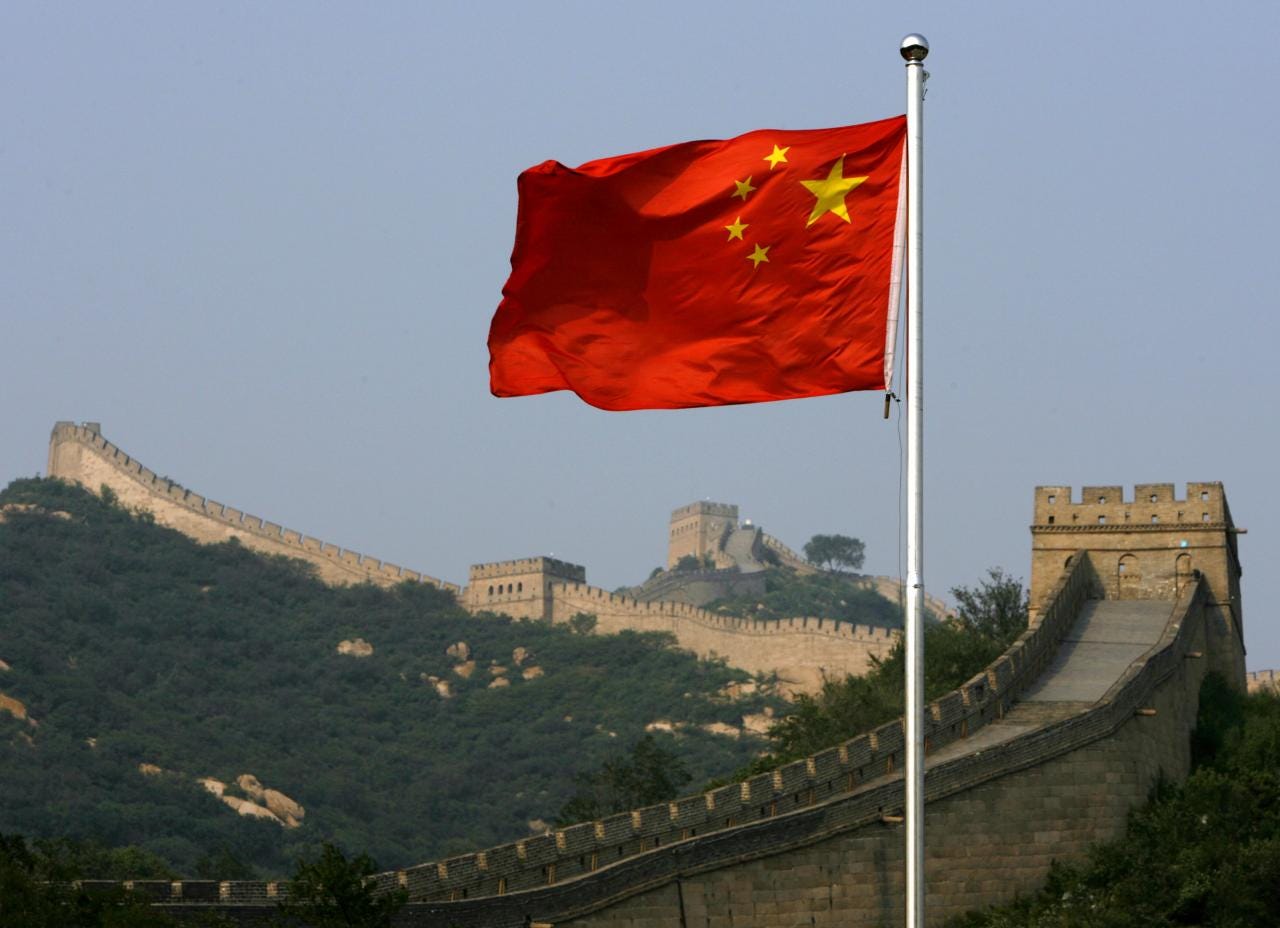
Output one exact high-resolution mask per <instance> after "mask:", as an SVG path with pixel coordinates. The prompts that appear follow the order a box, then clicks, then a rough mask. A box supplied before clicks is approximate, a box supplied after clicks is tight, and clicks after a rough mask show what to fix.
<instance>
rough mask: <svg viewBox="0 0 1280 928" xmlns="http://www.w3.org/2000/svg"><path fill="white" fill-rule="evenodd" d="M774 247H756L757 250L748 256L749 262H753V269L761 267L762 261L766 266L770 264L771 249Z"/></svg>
mask: <svg viewBox="0 0 1280 928" xmlns="http://www.w3.org/2000/svg"><path fill="white" fill-rule="evenodd" d="M772 247H773V246H772V245H765V246H764V247H763V248H761V247H760V246H759V245H756V250H755V251H753V252H751V254H749V255H747V260H748V261H750V262H751V266H752V268H757V267H759V266H760V262H762V261H763V262H764V263H765V264H768V263H769V249H770V248H772Z"/></svg>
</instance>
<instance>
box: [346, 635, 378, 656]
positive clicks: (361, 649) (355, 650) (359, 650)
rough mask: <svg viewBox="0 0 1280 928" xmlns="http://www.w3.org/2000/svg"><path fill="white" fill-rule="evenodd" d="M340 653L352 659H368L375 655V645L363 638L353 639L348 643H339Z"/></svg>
mask: <svg viewBox="0 0 1280 928" xmlns="http://www.w3.org/2000/svg"><path fill="white" fill-rule="evenodd" d="M338 653H339V654H346V655H349V656H350V657H368V656H369V655H370V654H372V653H373V645H371V644H369V642H367V641H365V640H364V639H363V638H351V639H349V640H347V641H339V642H338Z"/></svg>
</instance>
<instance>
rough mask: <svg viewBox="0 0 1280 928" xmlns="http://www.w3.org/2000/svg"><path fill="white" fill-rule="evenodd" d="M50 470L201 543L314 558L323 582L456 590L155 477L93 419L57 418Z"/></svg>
mask: <svg viewBox="0 0 1280 928" xmlns="http://www.w3.org/2000/svg"><path fill="white" fill-rule="evenodd" d="M47 473H48V476H50V477H56V478H58V479H61V480H66V481H69V482H73V483H78V484H80V485H81V486H83V487H84V488H85V489H87V490H89V491H90V492H92V493H98V492H99V491H100V489H101V488H102V487H104V486H106V487H109V488H110V489H111V491H112V492H113V493H114V494H115V495H116V497H117V499H119V501H120V503H121V504H122V505H124V506H125V507H127V508H130V509H142V510H145V511H147V512H149V513H151V514H152V515H153V516H154V517H155V520H156V522H158V523H159V524H160V525H164V526H167V527H168V528H172V529H176V530H177V531H180V532H182V533H183V534H184V535H187V536H188V537H190V538H193V539H195V540H196V541H198V542H200V543H202V544H218V543H220V542H224V541H230V540H231V539H232V538H235V539H237V540H238V541H239V542H240V543H241V544H243V545H244V546H245V547H246V548H250V549H252V550H254V551H257V552H260V553H262V554H277V555H282V556H284V557H291V558H297V559H299V560H302V561H305V562H307V563H308V564H311V565H313V566H314V567H315V568H316V574H317V576H318V577H319V578H320V579H321V580H323V581H325V582H326V583H332V584H349V583H363V582H365V581H368V582H370V583H375V584H378V585H380V586H393V585H395V584H397V583H401V582H403V581H406V580H411V581H413V582H416V583H429V584H431V585H433V586H437V587H439V588H441V589H444V590H449V591H451V592H453V593H455V594H456V593H459V592H461V591H460V588H459V587H458V586H457V585H456V584H452V583H446V582H444V581H443V580H437V579H436V578H434V577H430V576H427V575H426V574H420V573H418V572H417V571H413V570H407V569H405V568H403V567H400V566H399V565H397V564H390V563H387V562H385V561H381V560H378V559H377V558H372V557H368V556H367V555H364V554H361V553H360V552H358V551H351V550H349V549H346V548H342V547H340V546H338V545H335V544H330V543H328V542H325V541H321V540H319V539H318V538H312V537H311V536H309V535H303V534H302V533H301V532H296V531H293V530H292V529H287V528H284V527H283V526H280V525H278V524H276V523H274V522H268V521H267V520H265V519H263V518H260V517H259V516H254V515H250V514H248V513H243V512H241V511H240V510H238V509H234V508H232V507H230V506H225V505H223V504H222V503H219V502H216V501H214V500H211V499H206V498H205V497H203V496H201V495H199V494H198V493H194V492H192V491H191V490H188V489H186V488H185V487H183V486H180V485H179V484H177V483H174V482H173V481H172V480H169V479H166V478H164V477H160V476H158V475H157V474H156V473H155V472H154V471H152V470H151V469H150V468H147V467H145V466H143V465H142V464H141V463H139V462H138V461H137V460H135V459H134V458H132V457H130V456H129V455H128V454H126V453H125V452H124V451H122V450H121V449H120V448H118V447H116V446H115V445H113V444H112V443H111V442H109V441H107V440H106V439H105V438H103V437H102V432H101V429H100V427H99V426H98V424H97V423H95V422H87V423H84V424H82V425H76V424H75V423H73V422H59V423H57V424H56V425H55V426H54V427H53V433H52V434H51V435H50V438H49V465H48V471H47Z"/></svg>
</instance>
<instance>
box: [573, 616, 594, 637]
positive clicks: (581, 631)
mask: <svg viewBox="0 0 1280 928" xmlns="http://www.w3.org/2000/svg"><path fill="white" fill-rule="evenodd" d="M599 621H600V620H599V618H598V617H597V616H596V614H595V613H593V612H575V613H574V614H573V615H571V616H569V630H570V631H571V632H573V633H574V634H575V635H590V634H591V633H592V632H593V631H595V630H596V623H597V622H599Z"/></svg>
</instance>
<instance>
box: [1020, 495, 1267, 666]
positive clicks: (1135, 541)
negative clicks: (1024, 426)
mask: <svg viewBox="0 0 1280 928" xmlns="http://www.w3.org/2000/svg"><path fill="white" fill-rule="evenodd" d="M1244 531H1245V530H1244V529H1238V528H1236V527H1235V523H1233V522H1232V521H1231V509H1230V508H1229V507H1228V506H1227V496H1226V493H1225V492H1224V491H1223V489H1222V484H1221V483H1188V484H1187V493H1186V498H1185V499H1178V498H1177V495H1176V494H1175V492H1174V486H1173V484H1171V483H1139V484H1137V485H1136V486H1135V487H1134V488H1133V499H1132V500H1125V498H1124V488H1123V487H1116V486H1108V487H1084V488H1083V489H1082V490H1081V498H1080V499H1079V500H1078V501H1073V500H1072V498H1071V487H1047V486H1046V487H1036V499H1035V521H1034V524H1032V526H1031V613H1032V621H1033V622H1034V620H1035V615H1036V611H1037V609H1038V607H1039V605H1040V602H1041V600H1042V599H1043V598H1044V596H1045V594H1046V593H1047V592H1048V591H1049V589H1050V587H1051V586H1052V585H1053V583H1054V581H1055V580H1057V578H1058V576H1059V574H1061V572H1062V568H1063V566H1064V565H1065V564H1066V562H1067V560H1068V559H1069V558H1070V557H1071V556H1072V555H1073V554H1074V553H1075V552H1076V551H1079V550H1085V551H1088V552H1089V558H1090V560H1091V561H1092V563H1093V566H1094V570H1095V571H1096V572H1097V575H1098V580H1099V582H1100V583H1101V586H1102V593H1103V595H1105V597H1106V598H1107V599H1168V600H1174V599H1177V598H1178V596H1180V595H1181V594H1182V592H1183V591H1184V590H1185V589H1186V586H1187V584H1188V583H1189V582H1190V581H1191V579H1192V578H1193V577H1194V576H1195V574H1197V573H1198V574H1200V575H1201V576H1202V577H1203V579H1204V581H1205V583H1206V585H1207V587H1208V592H1209V599H1208V601H1207V602H1206V604H1205V605H1206V609H1207V611H1208V613H1209V615H1210V616H1211V617H1213V619H1212V620H1211V621H1210V622H1209V623H1208V624H1209V626H1210V629H1211V631H1212V633H1213V634H1214V635H1215V636H1216V637H1219V638H1220V639H1222V640H1221V641H1220V642H1219V643H1218V646H1215V647H1212V648H1211V649H1210V650H1211V651H1212V653H1213V654H1215V655H1235V657H1233V658H1232V660H1231V663H1232V664H1233V665H1234V664H1235V663H1236V661H1237V659H1238V663H1239V666H1215V668H1214V669H1216V670H1218V671H1220V672H1222V673H1223V674H1225V675H1226V676H1227V677H1228V679H1230V680H1232V681H1242V680H1243V679H1244V625H1243V622H1244V617H1243V613H1242V607H1241V602H1240V575H1241V569H1240V552H1239V548H1238V547H1237V536H1239V535H1241V534H1243V533H1244ZM1232 638H1234V639H1235V640H1234V641H1232V640H1231V639H1232Z"/></svg>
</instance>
